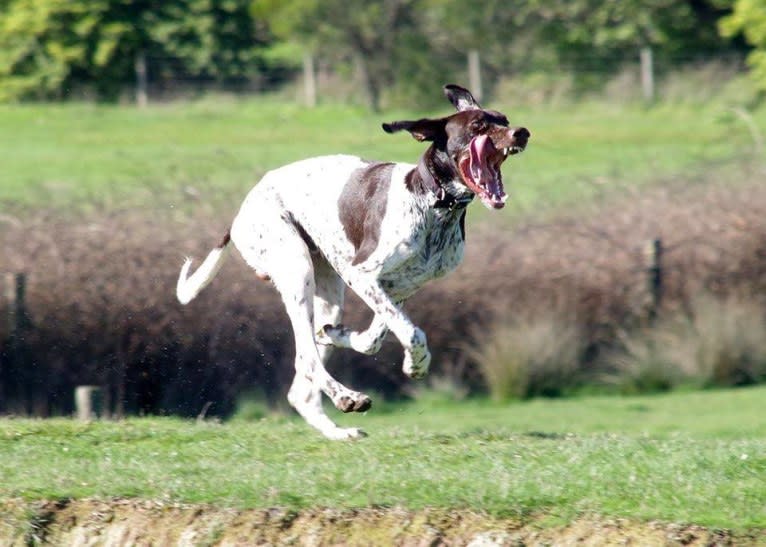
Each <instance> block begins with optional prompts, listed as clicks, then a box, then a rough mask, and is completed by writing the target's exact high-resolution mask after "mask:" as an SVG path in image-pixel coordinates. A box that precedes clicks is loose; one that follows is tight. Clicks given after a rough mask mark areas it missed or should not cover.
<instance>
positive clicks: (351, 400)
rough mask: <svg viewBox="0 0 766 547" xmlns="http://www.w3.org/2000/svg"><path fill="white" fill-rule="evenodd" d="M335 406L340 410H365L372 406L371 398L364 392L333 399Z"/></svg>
mask: <svg viewBox="0 0 766 547" xmlns="http://www.w3.org/2000/svg"><path fill="white" fill-rule="evenodd" d="M335 407H336V408H337V409H338V410H340V411H341V412H367V411H368V410H370V407H372V399H370V398H369V397H368V396H367V395H365V394H364V393H354V394H351V395H342V396H341V397H338V400H337V401H335Z"/></svg>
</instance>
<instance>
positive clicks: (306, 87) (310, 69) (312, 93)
mask: <svg viewBox="0 0 766 547" xmlns="http://www.w3.org/2000/svg"><path fill="white" fill-rule="evenodd" d="M303 92H304V95H303V97H304V101H305V103H306V106H308V107H309V108H314V107H315V106H316V105H317V80H316V70H315V69H314V56H313V55H311V53H305V54H304V55H303Z"/></svg>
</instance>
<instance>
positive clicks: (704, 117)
mask: <svg viewBox="0 0 766 547" xmlns="http://www.w3.org/2000/svg"><path fill="white" fill-rule="evenodd" d="M492 106H494V107H498V108H501V109H503V110H505V111H506V112H507V113H508V114H509V117H510V119H511V122H512V123H514V124H520V125H525V126H527V127H528V128H530V130H531V131H532V135H533V137H532V140H531V144H530V147H529V149H528V150H527V152H526V153H525V154H523V155H522V156H520V157H517V158H512V159H511V160H510V161H509V162H508V164H506V167H505V169H504V172H505V179H506V186H507V187H508V190H509V193H510V194H511V197H512V202H511V203H513V206H514V207H516V208H517V209H520V210H535V209H539V208H541V207H545V206H546V205H548V204H551V203H552V204H558V203H571V202H574V201H577V200H581V199H583V198H585V199H588V198H589V196H591V195H593V194H594V193H598V192H600V191H603V190H604V189H605V188H609V187H610V186H614V185H621V184H631V183H635V182H640V181H643V180H647V179H656V176H657V174H658V173H666V174H672V173H678V172H681V171H689V170H691V171H692V172H698V171H703V170H705V169H707V168H709V166H710V164H711V162H713V163H714V162H718V161H720V160H722V159H726V158H731V157H732V156H733V155H736V154H737V153H738V152H739V151H741V150H744V149H746V148H748V147H751V137H750V134H749V132H748V129H747V126H746V125H745V124H744V123H742V122H741V121H740V120H739V119H738V118H737V117H736V116H733V115H732V114H731V113H730V112H728V111H727V110H726V109H725V108H723V107H710V108H706V109H701V108H699V107H698V106H683V105H680V106H679V105H665V106H657V107H653V108H643V107H640V106H635V105H634V106H616V105H600V104H595V103H592V104H591V103H586V104H580V105H570V106H566V107H564V106H559V107H556V108H549V107H539V108H537V109H535V110H529V109H517V108H514V107H513V105H512V104H511V105H504V104H502V102H500V103H499V104H493V105H492ZM449 112H450V108H449V105H447V104H446V102H445V107H444V109H442V110H440V111H438V112H433V113H431V115H434V116H438V115H445V114H448V113H449ZM424 115H428V113H424V112H390V113H384V114H380V115H374V114H371V113H369V112H367V111H364V110H361V109H358V108H354V107H351V106H340V105H324V106H321V107H319V108H316V109H306V108H303V107H300V106H297V105H294V104H290V103H285V102H284V101H278V100H277V99H273V98H261V99H249V100H234V99H227V98H217V99H216V98H208V99H205V100H200V101H197V102H189V103H177V104H171V105H156V106H151V107H149V108H147V109H144V110H137V109H135V108H133V107H129V106H128V107H125V106H103V105H102V106H99V105H91V104H64V105H23V106H2V105H0V164H1V165H2V166H3V169H2V172H0V204H2V203H3V202H4V203H5V204H6V205H10V204H14V206H17V207H18V206H19V205H21V206H36V205H40V204H44V205H46V206H50V205H53V206H58V207H64V208H68V209H72V208H74V209H82V208H87V207H89V206H93V205H95V206H97V207H99V208H101V207H104V206H106V207H116V208H119V207H124V206H135V205H145V204H147V203H153V204H154V205H156V206H158V207H160V208H172V207H177V206H180V205H182V204H183V203H184V202H186V201H187V200H195V199H197V198H204V199H207V200H213V201H214V202H216V201H217V202H218V203H228V204H230V203H231V202H237V201H238V200H239V199H241V196H243V195H244V193H245V192H246V191H247V189H249V187H250V186H251V185H252V184H253V183H254V182H255V181H257V180H258V178H259V176H260V175H262V174H263V173H264V172H265V171H266V170H268V169H270V168H273V167H276V166H279V165H282V164H284V163H286V162H289V161H292V160H296V159H300V158H304V157H308V156H315V155H320V154H331V153H349V154H358V155H361V156H364V157H367V158H370V159H387V160H399V161H410V162H414V161H416V159H417V157H418V155H419V154H420V153H421V152H422V150H423V149H424V146H423V144H421V143H417V142H415V141H414V140H413V139H411V138H409V137H408V136H406V135H386V134H385V133H383V131H382V130H381V129H380V123H381V122H382V121H390V120H393V119H401V118H413V117H423V116H424ZM229 206H230V205H229Z"/></svg>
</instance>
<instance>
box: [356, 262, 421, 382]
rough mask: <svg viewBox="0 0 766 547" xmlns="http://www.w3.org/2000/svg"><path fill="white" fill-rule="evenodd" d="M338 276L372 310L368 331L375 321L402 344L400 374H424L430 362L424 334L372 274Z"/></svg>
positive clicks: (414, 376)
mask: <svg viewBox="0 0 766 547" xmlns="http://www.w3.org/2000/svg"><path fill="white" fill-rule="evenodd" d="M342 277H343V278H344V281H345V282H346V284H347V285H348V286H349V287H351V289H352V290H353V291H354V292H355V293H356V294H357V295H359V297H360V298H361V299H362V300H363V301H364V303H365V304H367V305H368V306H369V307H370V308H371V309H372V311H374V312H375V319H373V324H372V325H371V327H370V329H368V331H372V330H373V329H372V327H373V326H375V325H376V324H378V325H385V326H386V327H387V328H388V329H389V330H390V331H391V332H393V333H394V336H396V337H397V339H398V340H399V342H400V343H401V344H402V346H404V362H403V364H402V370H403V371H404V373H405V374H406V375H407V376H410V377H411V378H422V377H423V376H425V375H426V374H427V373H428V366H429V365H430V364H431V352H430V351H428V344H427V342H426V335H425V333H424V332H423V331H422V330H421V329H419V328H418V327H416V326H415V325H414V324H413V323H412V321H410V319H409V317H407V315H405V313H404V312H403V311H402V309H401V308H400V307H399V306H398V305H397V303H396V302H394V301H393V300H392V299H391V297H390V296H389V295H388V294H387V293H386V292H385V291H384V290H383V289H382V288H381V287H380V284H379V283H378V280H377V277H376V276H374V275H372V274H368V275H365V274H359V273H357V272H350V273H347V275H344V276H342ZM383 334H385V332H383ZM381 341H382V338H381Z"/></svg>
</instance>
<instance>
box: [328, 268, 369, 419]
mask: <svg viewBox="0 0 766 547" xmlns="http://www.w3.org/2000/svg"><path fill="white" fill-rule="evenodd" d="M313 258H314V278H315V282H316V290H315V294H314V325H315V332H317V333H321V332H322V329H323V325H327V324H332V325H335V324H337V323H339V322H340V320H341V318H342V316H343V301H344V292H345V290H346V285H345V283H343V280H342V279H341V278H340V277H339V276H338V274H337V273H336V272H335V270H333V269H332V267H331V266H330V265H329V264H328V263H327V261H326V260H325V259H324V258H323V257H322V256H321V255H318V254H317V255H314V257H313ZM319 336H320V335H319V334H317V335H316V338H317V341H318V339H319ZM332 350H333V346H332V345H328V344H324V343H318V344H317V351H318V352H319V357H320V359H321V361H322V363H323V364H324V365H325V366H326V365H327V362H328V360H329V358H330V355H331V354H332ZM326 370H327V369H326V368H325V371H326ZM321 381H322V382H323V385H322V386H321V387H322V391H324V392H325V393H326V394H327V396H328V397H330V398H331V399H332V402H333V404H334V405H335V406H336V408H338V409H339V410H342V411H343V412H364V411H366V410H368V409H369V408H370V406H371V405H372V401H371V400H370V398H369V397H368V396H367V395H365V394H364V393H359V392H356V391H352V390H349V389H348V388H346V387H345V386H343V385H342V384H341V383H340V382H338V381H337V380H335V379H334V378H332V376H330V374H329V373H326V376H324V377H323V379H322V380H321Z"/></svg>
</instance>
